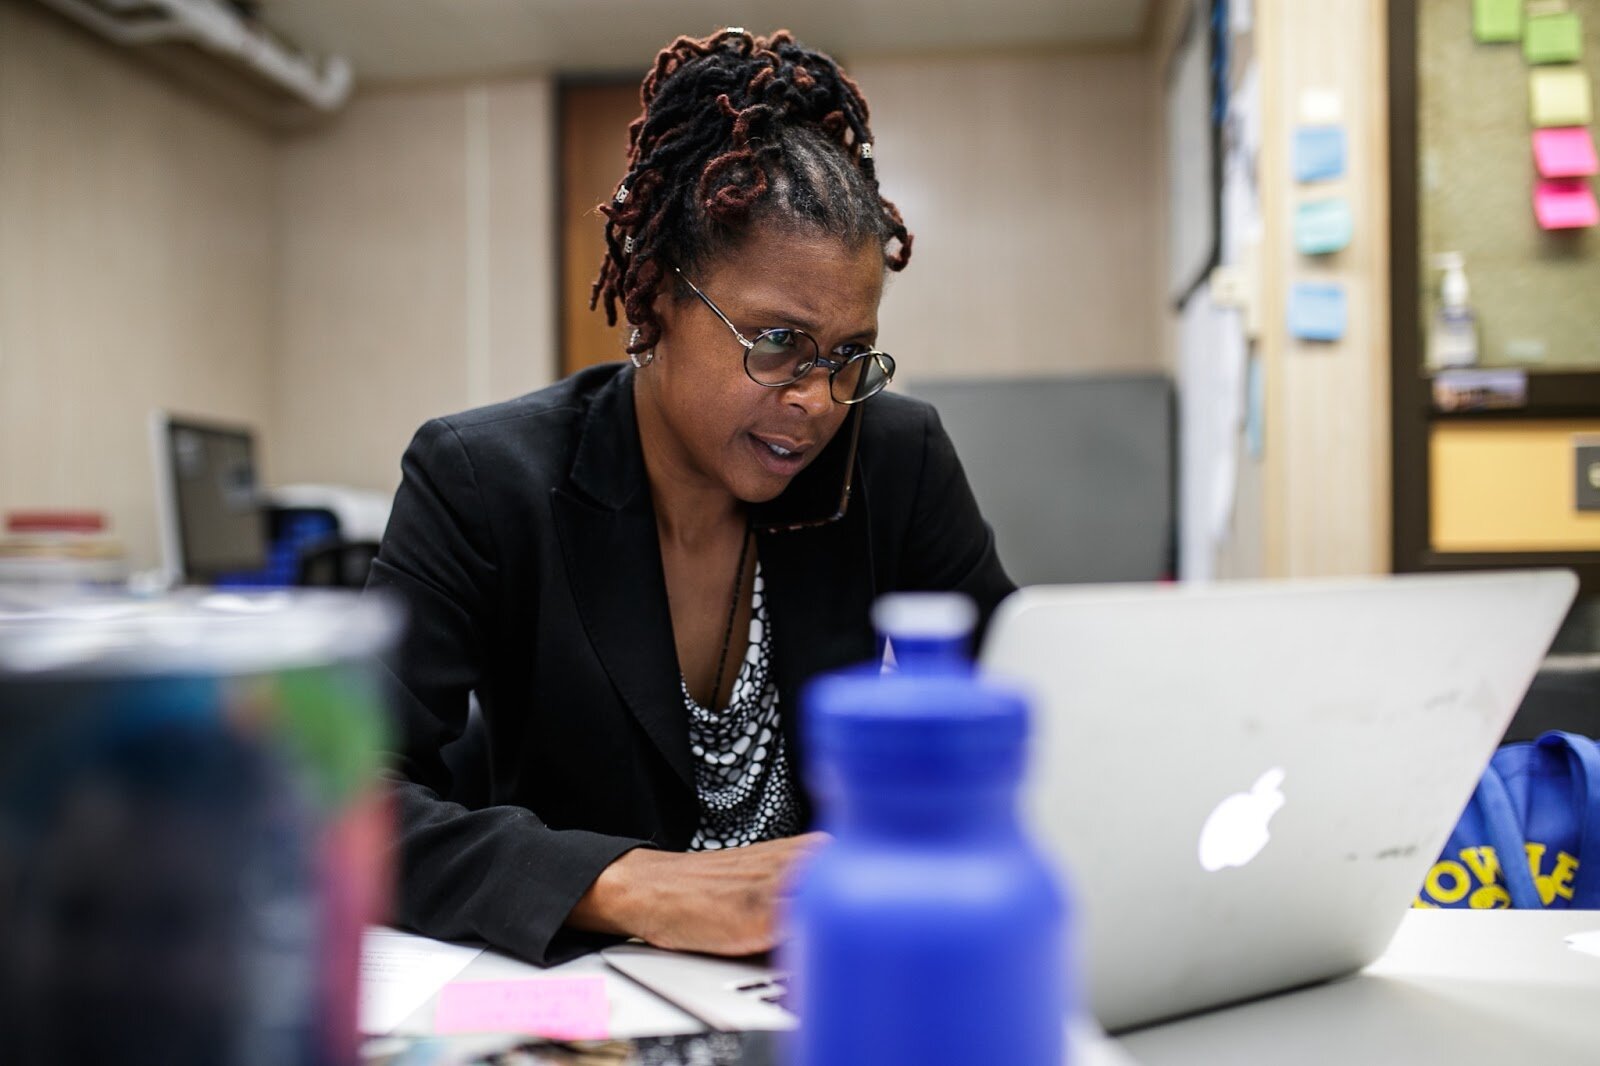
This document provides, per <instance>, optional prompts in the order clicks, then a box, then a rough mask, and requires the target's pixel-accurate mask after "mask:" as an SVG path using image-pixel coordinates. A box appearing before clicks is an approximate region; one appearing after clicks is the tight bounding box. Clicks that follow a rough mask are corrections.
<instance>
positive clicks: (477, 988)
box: [433, 975, 610, 1040]
mask: <svg viewBox="0 0 1600 1066" xmlns="http://www.w3.org/2000/svg"><path fill="white" fill-rule="evenodd" d="M433 1030H434V1032H436V1033H532V1034H535V1035H538V1036H547V1037H550V1038H552V1039H555V1040H604V1039H606V1037H607V1036H608V1035H609V1032H610V1004H608V1003H607V1002H606V979H605V978H604V977H601V976H599V975H595V976H592V977H527V978H523V979H521V980H516V981H464V982H460V983H457V984H448V985H445V986H444V988H443V989H441V990H440V992H439V1005H438V1006H437V1007H436V1008H435V1009H434V1014H433Z"/></svg>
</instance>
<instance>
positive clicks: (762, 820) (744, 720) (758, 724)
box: [679, 560, 800, 851]
mask: <svg viewBox="0 0 1600 1066" xmlns="http://www.w3.org/2000/svg"><path fill="white" fill-rule="evenodd" d="M771 660H772V637H771V632H770V630H769V628H768V625H767V597H766V584H765V582H764V581H763V580H762V577H761V563H760V561H759V560H758V561H757V562H756V579H755V591H754V593H753V599H752V603H751V610H750V641H749V644H748V646H747V647H746V649H745V654H744V659H743V661H742V662H741V664H740V666H739V674H738V676H737V677H736V678H735V679H734V682H733V694H732V697H731V698H730V700H729V703H728V707H727V709H726V710H723V711H712V710H707V709H706V708H704V707H702V706H700V704H698V703H696V702H695V699H694V697H693V696H691V695H689V685H688V683H687V682H685V681H684V680H683V679H682V677H681V676H680V677H679V687H680V688H681V689H682V690H683V702H684V706H685V707H687V708H688V711H689V750H690V751H691V752H692V753H693V755H694V781H695V791H696V792H698V793H699V796H700V828H699V829H697V830H696V831H695V834H694V839H693V840H692V841H690V843H689V850H690V851H715V850H717V849H719V848H736V847H740V846H742V845H745V844H754V843H757V842H758V841H762V840H773V839H775V838H777V837H784V836H792V835H793V834H795V833H798V832H799V831H800V803H799V797H798V794H797V792H796V788H795V782H794V775H793V773H792V771H791V769H790V766H789V754H788V752H787V750H786V749H785V746H784V742H783V731H782V730H781V729H779V727H778V686H777V685H776V684H775V683H774V682H773V679H772V670H771Z"/></svg>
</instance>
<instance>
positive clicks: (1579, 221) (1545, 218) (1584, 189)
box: [1533, 178, 1600, 229]
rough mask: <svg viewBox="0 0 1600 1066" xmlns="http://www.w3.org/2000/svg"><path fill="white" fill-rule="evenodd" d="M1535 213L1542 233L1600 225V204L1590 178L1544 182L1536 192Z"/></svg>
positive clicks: (1534, 196) (1534, 200)
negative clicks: (1595, 196) (1542, 230)
mask: <svg viewBox="0 0 1600 1066" xmlns="http://www.w3.org/2000/svg"><path fill="white" fill-rule="evenodd" d="M1533 213H1534V214H1535V215H1536V216H1537V217H1538V219H1539V226H1540V228H1541V229H1582V228H1583V227H1585V226H1593V225H1595V224H1596V223H1600V204H1597V203H1595V199H1594V191H1593V190H1592V189H1590V188H1589V182H1588V179H1586V178H1557V179H1555V180H1552V181H1541V182H1540V183H1539V187H1538V188H1537V189H1535V190H1534V192H1533Z"/></svg>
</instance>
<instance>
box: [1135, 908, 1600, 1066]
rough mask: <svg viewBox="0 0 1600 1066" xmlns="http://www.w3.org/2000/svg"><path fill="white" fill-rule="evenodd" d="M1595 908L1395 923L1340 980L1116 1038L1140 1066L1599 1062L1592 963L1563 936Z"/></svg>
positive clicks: (1598, 915) (1598, 964)
mask: <svg viewBox="0 0 1600 1066" xmlns="http://www.w3.org/2000/svg"><path fill="white" fill-rule="evenodd" d="M1593 929H1600V912H1595V911H1549V912H1540V911H1530V912H1523V911H1487V912H1483V911H1426V910H1418V911H1412V912H1410V913H1409V914H1407V916H1406V919H1405V922H1404V923H1403V924H1402V925H1401V927H1400V931H1399V932H1398V933H1397V934H1396V935H1395V938H1394V940H1393V942H1392V943H1391V944H1390V945H1389V949H1388V950H1387V951H1386V952H1385V953H1384V955H1383V957H1382V958H1380V959H1379V960H1378V961H1377V962H1375V963H1373V964H1372V965H1371V966H1369V967H1368V968H1367V969H1366V970H1364V971H1363V972H1361V973H1360V974H1357V975H1355V976H1353V977H1349V978H1346V979H1344V980H1341V981H1335V982H1332V983H1329V984H1325V985H1319V986H1316V987H1314V988H1308V989H1303V990H1301V991H1298V992H1291V993H1286V994H1283V995H1278V996H1273V997H1270V998H1268V999H1263V1000H1258V1001H1256V1002H1254V1003H1248V1004H1245V1005H1243V1006H1239V1007H1233V1008H1230V1009H1227V1010H1221V1011H1213V1012H1211V1013H1209V1014H1203V1015H1199V1016H1196V1017H1193V1018H1188V1019H1185V1020H1182V1021H1177V1022H1169V1023H1168V1024H1166V1025H1160V1026H1155V1027H1152V1028H1150V1029H1144V1030H1140V1031H1138V1032H1134V1033H1128V1034H1125V1035H1123V1036H1122V1037H1121V1039H1120V1041H1119V1043H1120V1044H1121V1045H1122V1046H1123V1047H1124V1048H1125V1049H1126V1050H1128V1051H1129V1052H1130V1053H1131V1054H1132V1055H1134V1056H1135V1058H1137V1059H1138V1061H1140V1062H1142V1063H1145V1064H1146V1066H1162V1064H1167V1063H1173V1064H1178V1063H1182V1064H1185V1066H1193V1064H1202V1063H1228V1064H1233V1063H1270V1062H1292V1063H1295V1064H1297V1066H1303V1064H1304V1066H1311V1064H1317V1063H1329V1064H1333V1063H1338V1064H1340V1066H1344V1064H1346V1063H1352V1062H1360V1063H1407V1064H1410V1063H1423V1062H1448V1063H1451V1064H1452V1066H1473V1064H1477V1063H1483V1064H1486V1066H1487V1064H1491V1063H1506V1062H1541V1061H1551V1062H1591V1061H1595V1060H1596V1059H1600V1010H1597V1007H1600V957H1596V956H1594V955H1589V954H1585V953H1583V952H1580V951H1577V950H1575V949H1573V948H1571V947H1569V946H1567V944H1566V942H1565V938H1566V937H1567V935H1568V934H1571V933H1578V932H1587V931H1589V930H1593Z"/></svg>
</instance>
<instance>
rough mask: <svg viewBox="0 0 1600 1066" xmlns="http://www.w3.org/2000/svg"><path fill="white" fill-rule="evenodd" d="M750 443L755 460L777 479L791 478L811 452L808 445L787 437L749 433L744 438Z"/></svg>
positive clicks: (802, 465) (803, 464)
mask: <svg viewBox="0 0 1600 1066" xmlns="http://www.w3.org/2000/svg"><path fill="white" fill-rule="evenodd" d="M745 439H746V440H748V441H749V442H750V450H751V451H753V452H754V453H755V456H756V460H757V461H758V462H759V463H760V464H761V465H762V466H763V467H765V468H766V469H767V471H768V472H770V473H772V474H775V475H777V476H778V477H793V476H794V475H795V474H798V473H799V472H800V470H801V468H803V467H804V466H805V465H806V456H807V455H808V454H809V453H810V451H811V446H810V445H809V444H802V443H800V442H799V441H793V440H790V439H788V438H787V437H769V436H766V435H765V434H756V433H751V434H748V435H747V436H746V437H745Z"/></svg>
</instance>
